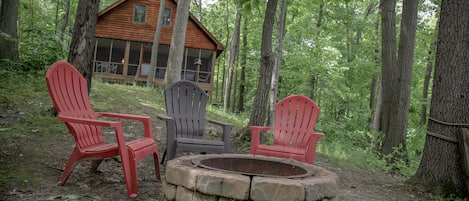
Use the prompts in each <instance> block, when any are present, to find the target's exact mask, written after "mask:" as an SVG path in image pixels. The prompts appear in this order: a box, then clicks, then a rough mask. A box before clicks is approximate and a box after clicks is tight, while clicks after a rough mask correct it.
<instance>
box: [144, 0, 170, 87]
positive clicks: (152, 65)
mask: <svg viewBox="0 0 469 201" xmlns="http://www.w3.org/2000/svg"><path fill="white" fill-rule="evenodd" d="M165 4H166V0H160V10H159V13H158V19H157V23H156V30H155V35H154V37H153V45H152V46H151V58H150V73H149V74H148V76H147V86H152V85H153V81H154V80H155V73H156V63H157V60H158V47H159V44H160V35H161V27H162V26H163V13H164V5H165Z"/></svg>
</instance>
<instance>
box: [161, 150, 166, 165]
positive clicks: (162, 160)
mask: <svg viewBox="0 0 469 201" xmlns="http://www.w3.org/2000/svg"><path fill="white" fill-rule="evenodd" d="M165 158H166V149H165V150H164V153H163V158H162V159H161V162H160V163H161V164H163V163H164V159H165Z"/></svg>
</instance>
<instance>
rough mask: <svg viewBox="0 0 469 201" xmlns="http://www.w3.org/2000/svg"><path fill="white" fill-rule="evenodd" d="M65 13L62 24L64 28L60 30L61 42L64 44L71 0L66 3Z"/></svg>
mask: <svg viewBox="0 0 469 201" xmlns="http://www.w3.org/2000/svg"><path fill="white" fill-rule="evenodd" d="M66 2H67V3H66V7H65V13H64V23H63V24H62V28H60V41H62V42H64V35H65V31H66V30H67V26H68V18H69V15H70V0H67V1H66Z"/></svg>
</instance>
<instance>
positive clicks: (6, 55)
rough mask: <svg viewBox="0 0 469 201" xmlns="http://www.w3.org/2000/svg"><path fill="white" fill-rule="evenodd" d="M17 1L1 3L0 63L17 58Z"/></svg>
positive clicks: (9, 0) (6, 0) (8, 0)
mask: <svg viewBox="0 0 469 201" xmlns="http://www.w3.org/2000/svg"><path fill="white" fill-rule="evenodd" d="M18 4H19V1H18V0H3V1H1V10H0V44H1V45H0V61H1V60H3V59H11V60H16V59H17V58H18V36H17V32H16V29H17V21H18Z"/></svg>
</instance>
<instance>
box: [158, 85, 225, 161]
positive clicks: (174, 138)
mask: <svg viewBox="0 0 469 201" xmlns="http://www.w3.org/2000/svg"><path fill="white" fill-rule="evenodd" d="M164 94H165V102H166V112H167V114H166V115H157V116H158V118H159V119H162V120H164V121H165V122H166V129H167V131H166V139H167V141H166V150H165V152H164V154H163V159H162V160H161V163H163V162H164V160H165V157H166V155H168V160H171V159H174V158H175V157H176V156H177V155H178V154H180V153H182V152H204V153H229V152H230V136H231V129H232V128H233V125H232V124H229V123H224V122H219V121H213V120H207V119H206V117H205V114H206V105H207V102H208V94H207V93H205V91H204V90H202V89H201V88H200V87H199V86H197V84H195V83H193V82H191V81H187V80H181V81H178V82H175V83H173V84H171V85H169V86H167V87H166V88H165V91H164ZM209 123H210V124H213V125H217V126H221V128H222V129H223V135H222V137H221V140H216V139H215V140H211V139H204V132H205V128H206V126H207V124H209Z"/></svg>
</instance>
